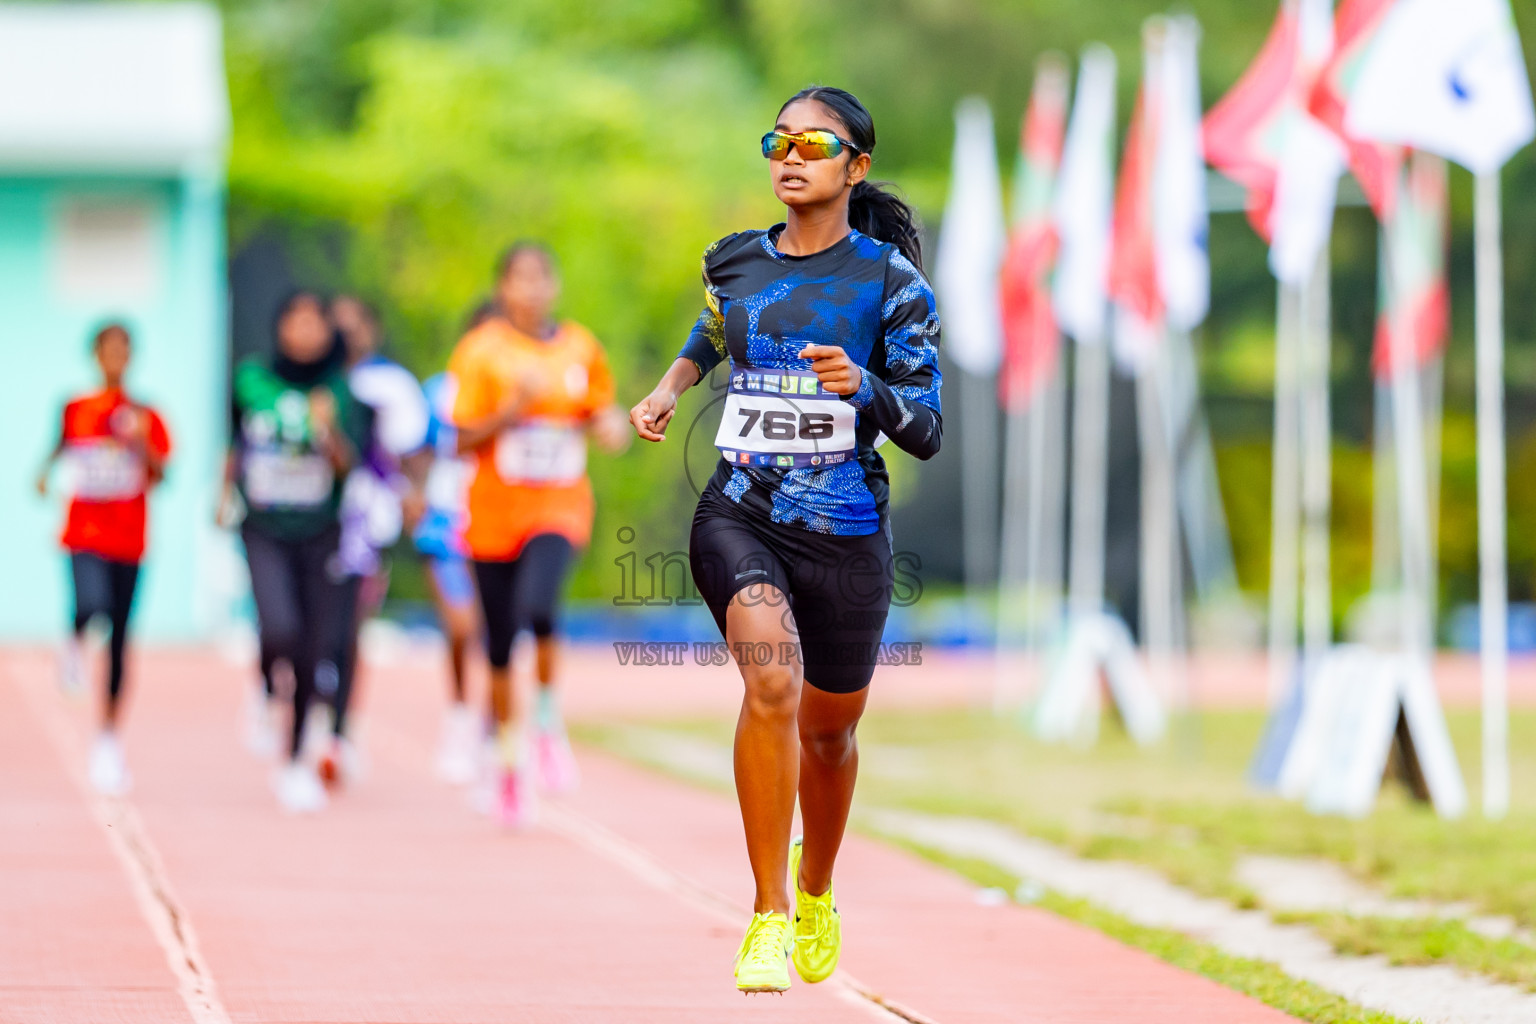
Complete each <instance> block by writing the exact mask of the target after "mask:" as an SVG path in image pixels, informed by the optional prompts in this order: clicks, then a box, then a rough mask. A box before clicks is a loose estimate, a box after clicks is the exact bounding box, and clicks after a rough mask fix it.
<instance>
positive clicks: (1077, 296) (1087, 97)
mask: <svg viewBox="0 0 1536 1024" xmlns="http://www.w3.org/2000/svg"><path fill="white" fill-rule="evenodd" d="M1114 129H1115V55H1114V54H1113V53H1112V52H1110V49H1109V47H1107V46H1103V45H1099V44H1095V45H1093V46H1090V47H1088V48H1087V49H1086V50H1084V51H1083V62H1082V68H1081V69H1080V70H1079V72H1078V76H1077V97H1076V99H1075V101H1074V102H1073V105H1072V120H1071V123H1070V124H1069V125H1068V126H1067V141H1066V145H1065V147H1064V149H1063V151H1062V159H1061V174H1060V177H1059V178H1058V180H1059V181H1060V183H1061V184H1060V187H1059V188H1058V190H1057V193H1056V210H1055V216H1056V231H1057V233H1058V235H1059V237H1060V239H1061V249H1060V253H1059V255H1058V256H1057V260H1056V280H1055V282H1054V285H1053V289H1052V291H1053V299H1054V303H1055V307H1056V322H1057V323H1059V324H1060V325H1061V329H1062V332H1063V333H1065V334H1067V335H1069V336H1070V337H1071V338H1073V340H1075V341H1077V342H1078V343H1080V344H1086V345H1093V344H1101V343H1102V342H1103V341H1104V333H1105V320H1106V318H1107V315H1108V308H1109V251H1110V249H1109V239H1110V222H1111V217H1112V216H1113V210H1114V190H1115V180H1114V177H1115V172H1114V158H1115V154H1114V147H1115V136H1114Z"/></svg>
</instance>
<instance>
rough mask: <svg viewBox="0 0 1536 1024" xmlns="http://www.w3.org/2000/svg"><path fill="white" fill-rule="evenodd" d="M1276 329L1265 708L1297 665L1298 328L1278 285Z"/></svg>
mask: <svg viewBox="0 0 1536 1024" xmlns="http://www.w3.org/2000/svg"><path fill="white" fill-rule="evenodd" d="M1278 303H1279V309H1278V316H1277V317H1276V329H1275V431H1274V439H1273V446H1274V455H1273V460H1272V468H1271V472H1272V480H1273V482H1272V485H1271V493H1270V541H1269V703H1270V706H1271V707H1276V706H1278V705H1279V704H1280V702H1281V701H1283V700H1284V699H1285V695H1286V692H1287V690H1288V689H1289V687H1290V681H1291V672H1292V669H1293V668H1294V666H1295V661H1296V584H1297V580H1296V577H1297V564H1296V562H1297V549H1298V546H1299V545H1298V539H1299V538H1298V534H1299V532H1300V525H1301V524H1300V515H1299V513H1300V504H1299V501H1298V498H1299V494H1298V491H1299V488H1300V483H1301V481H1300V466H1299V455H1300V453H1299V452H1298V450H1297V449H1298V448H1299V447H1300V441H1301V431H1300V429H1299V428H1300V424H1299V422H1298V420H1299V419H1300V413H1301V409H1300V402H1299V397H1300V396H1299V395H1298V393H1297V387H1298V384H1299V383H1300V382H1299V380H1298V377H1299V372H1298V371H1299V365H1298V363H1299V359H1298V356H1299V352H1298V351H1297V349H1298V348H1299V347H1300V346H1299V344H1298V342H1299V340H1300V339H1299V338H1298V334H1299V332H1298V330H1297V328H1298V326H1299V321H1300V319H1301V317H1300V312H1301V311H1300V308H1299V307H1300V305H1301V303H1300V293H1299V290H1298V289H1296V288H1294V287H1291V286H1289V285H1284V284H1282V285H1281V286H1280V295H1279V300H1278Z"/></svg>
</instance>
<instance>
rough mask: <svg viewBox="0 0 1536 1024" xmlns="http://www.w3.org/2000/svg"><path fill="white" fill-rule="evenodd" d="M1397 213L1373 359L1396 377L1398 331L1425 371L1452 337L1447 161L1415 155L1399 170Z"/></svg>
mask: <svg viewBox="0 0 1536 1024" xmlns="http://www.w3.org/2000/svg"><path fill="white" fill-rule="evenodd" d="M1399 175H1400V177H1401V179H1402V181H1401V184H1399V185H1398V186H1396V187H1395V188H1394V189H1393V193H1394V194H1395V195H1396V199H1395V201H1394V203H1393V206H1392V213H1391V214H1390V216H1388V217H1387V218H1386V219H1385V220H1384V221H1383V223H1384V224H1385V225H1386V230H1385V231H1384V232H1383V233H1382V237H1383V241H1384V244H1385V247H1386V248H1385V251H1384V252H1383V253H1382V261H1381V262H1382V268H1381V277H1380V281H1381V283H1380V286H1379V291H1380V294H1381V313H1380V315H1379V317H1378V319H1377V321H1376V346H1375V353H1374V355H1373V356H1372V359H1371V365H1372V368H1373V369H1375V371H1376V375H1377V376H1378V377H1388V376H1391V373H1392V368H1393V366H1394V363H1393V353H1394V352H1395V351H1396V349H1397V346H1395V345H1393V343H1392V342H1393V335H1394V332H1401V333H1402V339H1401V340H1402V341H1403V350H1404V351H1405V352H1407V353H1408V355H1410V356H1411V357H1412V360H1413V366H1414V367H1419V366H1422V365H1424V363H1426V362H1428V361H1429V360H1431V359H1433V358H1434V357H1435V356H1437V355H1439V354H1440V352H1441V351H1442V350H1443V349H1444V348H1445V342H1446V339H1447V338H1448V337H1449V335H1450V323H1451V287H1450V283H1449V281H1448V280H1447V279H1446V248H1447V246H1448V245H1449V244H1450V238H1449V231H1450V220H1449V216H1448V214H1447V206H1448V201H1447V183H1446V167H1445V161H1444V160H1443V159H1441V158H1440V157H1438V156H1434V155H1432V154H1430V153H1419V152H1415V153H1414V154H1413V156H1412V159H1411V160H1410V161H1409V163H1408V165H1407V167H1406V168H1403V169H1400V170H1399Z"/></svg>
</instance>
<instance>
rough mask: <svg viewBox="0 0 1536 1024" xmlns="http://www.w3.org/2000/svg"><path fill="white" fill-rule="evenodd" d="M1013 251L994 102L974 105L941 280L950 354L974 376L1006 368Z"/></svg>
mask: <svg viewBox="0 0 1536 1024" xmlns="http://www.w3.org/2000/svg"><path fill="white" fill-rule="evenodd" d="M1007 247H1008V237H1007V220H1006V217H1005V215H1004V213H1003V183H1002V178H1001V176H1000V175H999V173H998V169H997V140H996V138H995V136H994V135H993V133H992V110H991V108H990V107H988V106H987V101H986V100H983V99H981V98H979V97H976V96H971V97H967V98H966V99H963V100H961V101H960V103H959V104H958V105H957V106H956V107H955V155H954V165H953V169H952V171H951V173H950V179H949V201H948V202H947V203H946V204H945V206H944V224H943V226H942V228H941V229H940V231H939V254H938V259H937V263H936V266H935V267H934V274H933V283H934V285H935V287H936V288H937V290H938V299H939V315H940V316H941V317H942V318H943V320H944V346H945V348H946V349H948V350H949V355H950V358H952V359H954V361H955V364H956V365H957V366H959V367H960V369H962V370H964V371H966V372H967V373H973V374H982V375H985V374H989V373H995V372H996V371H997V367H998V363H999V362H1000V361H1001V360H1002V354H1003V318H1002V305H1001V302H1000V299H999V296H998V287H999V281H998V277H999V274H1000V273H1001V271H1002V266H1003V254H1004V252H1005V251H1006V249H1007Z"/></svg>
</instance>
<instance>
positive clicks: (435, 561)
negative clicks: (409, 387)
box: [415, 302, 495, 786]
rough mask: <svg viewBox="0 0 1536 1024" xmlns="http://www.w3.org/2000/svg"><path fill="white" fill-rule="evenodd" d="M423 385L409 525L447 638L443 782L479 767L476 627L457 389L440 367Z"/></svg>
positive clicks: (486, 310)
mask: <svg viewBox="0 0 1536 1024" xmlns="http://www.w3.org/2000/svg"><path fill="white" fill-rule="evenodd" d="M494 313H495V307H494V306H492V305H491V304H490V303H489V302H486V303H482V304H481V305H480V306H478V307H477V308H476V309H475V311H474V312H473V313H471V314H470V317H469V320H468V321H467V322H466V323H465V325H464V332H465V333H468V332H469V331H472V330H474V329H475V328H476V327H478V326H480V324H481V323H482V322H484V321H485V319H486V318H487V317H490V316H492V315H493V314H494ZM422 387H423V390H425V391H426V394H427V408H428V411H429V413H430V415H431V420H430V422H429V424H428V427H427V444H428V445H429V446H430V448H431V450H432V452H433V461H432V469H431V471H430V472H429V473H428V474H427V486H426V511H425V512H424V513H423V514H422V517H421V523H420V525H418V526H417V527H416V536H415V541H416V550H417V551H418V552H420V554H421V556H422V559H423V560H424V561H425V563H426V567H427V580H428V581H429V582H430V584H431V587H432V599H433V603H434V604H436V606H437V618H438V622H439V623H440V624H441V625H442V628H443V636H444V638H445V639H446V640H447V642H448V672H449V681H450V685H451V690H450V694H449V696H450V702H449V705H448V711H447V714H446V716H445V717H444V719H443V727H442V739H441V742H440V743H439V746H438V753H437V774H438V777H439V778H441V779H442V780H443V781H444V782H450V783H453V784H455V785H461V786H462V785H468V784H469V783H471V782H473V781H475V778H476V777H477V775H478V768H479V763H478V762H479V750H480V746H481V741H482V740H483V739H484V735H485V723H484V722H483V721H482V720H481V716H480V715H477V714H476V713H475V711H474V710H473V709H472V708H471V707H470V705H469V702H468V699H467V696H468V695H467V693H466V687H465V677H466V673H467V662H466V659H467V657H468V654H469V645H470V643H471V642H472V641H473V640H474V638H475V634H476V632H477V631H478V630H479V628H480V615H479V612H478V610H477V605H476V602H475V580H474V575H473V573H472V572H471V570H470V565H469V549H468V548H467V547H465V544H464V523H465V519H466V505H465V503H466V501H467V497H468V495H467V492H468V488H469V479H470V474H471V472H472V467H471V466H470V464H469V463H468V462H466V461H465V460H464V459H463V458H461V457H460V456H459V451H458V434H457V431H455V430H454V427H453V400H454V396H455V394H456V392H457V385H456V383H455V382H454V379H453V376H452V375H451V374H448V373H439V374H437V375H436V376H433V377H430V378H428V379H427V381H426V383H425V384H423V385H422Z"/></svg>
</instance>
